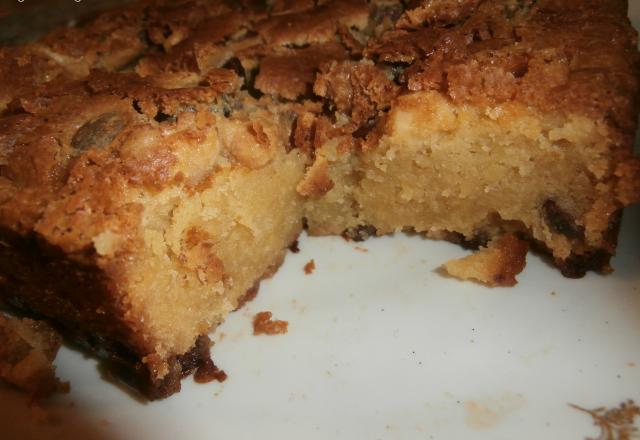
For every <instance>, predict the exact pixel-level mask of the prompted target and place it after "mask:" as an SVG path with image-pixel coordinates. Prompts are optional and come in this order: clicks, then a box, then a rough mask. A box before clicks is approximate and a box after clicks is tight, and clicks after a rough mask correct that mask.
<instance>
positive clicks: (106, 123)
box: [71, 112, 124, 151]
mask: <svg viewBox="0 0 640 440" xmlns="http://www.w3.org/2000/svg"><path fill="white" fill-rule="evenodd" d="M123 128H124V121H123V119H122V117H121V116H120V115H119V114H118V113H113V112H110V113H105V114H103V115H101V116H99V117H98V118H96V119H94V120H92V121H89V122H87V123H85V124H84V125H83V126H82V127H80V128H79V129H78V131H76V134H74V135H73V139H71V146H72V147H73V148H75V149H76V150H80V151H85V150H88V149H89V148H105V147H106V146H108V145H109V144H110V143H111V142H113V140H114V139H115V138H116V136H118V134H120V132H121V131H122V129H123Z"/></svg>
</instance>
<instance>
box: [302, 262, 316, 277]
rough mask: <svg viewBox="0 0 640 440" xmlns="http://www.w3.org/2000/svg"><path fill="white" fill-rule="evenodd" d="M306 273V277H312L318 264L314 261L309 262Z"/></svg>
mask: <svg viewBox="0 0 640 440" xmlns="http://www.w3.org/2000/svg"><path fill="white" fill-rule="evenodd" d="M303 270H304V273H305V275H311V274H312V273H313V271H314V270H316V262H315V261H313V259H311V260H309V261H308V262H307V264H305V265H304V268H303Z"/></svg>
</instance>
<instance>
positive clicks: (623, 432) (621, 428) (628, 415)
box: [569, 400, 640, 440]
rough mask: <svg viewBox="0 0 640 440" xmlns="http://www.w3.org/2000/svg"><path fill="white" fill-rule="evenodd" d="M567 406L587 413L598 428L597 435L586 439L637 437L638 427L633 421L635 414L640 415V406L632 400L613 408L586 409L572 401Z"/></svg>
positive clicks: (628, 439)
mask: <svg viewBox="0 0 640 440" xmlns="http://www.w3.org/2000/svg"><path fill="white" fill-rule="evenodd" d="M569 406H570V407H572V408H574V409H577V410H578V411H582V412H585V413H587V414H589V415H590V416H591V418H592V419H593V424H594V425H595V426H597V427H598V428H600V433H599V435H598V436H597V437H587V438H586V440H631V439H634V438H637V437H638V434H639V432H638V428H637V427H636V426H634V423H633V422H634V420H635V418H636V416H640V407H639V406H638V405H636V404H635V403H634V401H633V400H627V401H626V402H622V403H621V404H620V405H618V406H617V407H614V408H606V407H604V406H602V407H599V408H596V409H586V408H582V407H581V406H578V405H574V404H572V403H570V404H569Z"/></svg>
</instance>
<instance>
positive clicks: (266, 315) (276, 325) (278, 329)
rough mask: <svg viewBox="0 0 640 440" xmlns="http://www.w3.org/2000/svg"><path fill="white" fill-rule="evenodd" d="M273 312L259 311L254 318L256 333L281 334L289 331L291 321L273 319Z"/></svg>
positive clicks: (254, 332) (254, 330)
mask: <svg viewBox="0 0 640 440" xmlns="http://www.w3.org/2000/svg"><path fill="white" fill-rule="evenodd" d="M271 316H272V314H271V312H259V313H256V316H255V317H254V318H253V334H254V335H280V334H284V333H287V330H288V328H289V323H288V322H287V321H280V320H272V319H271Z"/></svg>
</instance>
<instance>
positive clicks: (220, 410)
mask: <svg viewBox="0 0 640 440" xmlns="http://www.w3.org/2000/svg"><path fill="white" fill-rule="evenodd" d="M631 3H632V5H631V16H632V17H634V19H635V20H634V21H635V23H636V27H637V25H638V24H639V23H640V2H637V1H632V2H631ZM639 208H640V207H635V208H633V209H629V210H627V212H626V213H625V217H624V221H623V225H622V232H621V235H620V245H619V248H618V256H617V257H616V258H615V259H614V261H613V265H614V267H615V268H616V272H615V273H614V274H612V275H609V276H599V275H595V274H588V275H587V276H586V277H585V278H583V279H580V280H569V279H566V278H563V277H562V276H561V275H560V274H559V273H558V271H557V270H554V269H552V268H550V267H549V266H547V265H546V264H545V263H544V262H542V261H541V260H540V259H539V258H538V257H536V256H533V255H529V256H528V264H527V267H526V269H525V271H524V272H523V273H522V274H521V275H520V277H519V280H520V283H519V284H518V285H517V286H516V287H513V288H506V289H505V288H498V289H487V288H484V287H481V286H478V285H475V284H472V283H463V282H459V281H455V280H452V279H447V278H444V277H442V276H440V275H438V274H437V273H435V272H434V270H435V269H436V268H437V267H438V266H439V265H440V264H441V263H443V262H444V261H446V260H448V259H450V258H453V257H458V256H461V255H464V254H465V251H463V250H462V249H461V248H460V247H458V246H454V245H452V244H449V243H444V242H436V241H429V240H424V239H421V238H419V237H408V236H405V235H396V236H395V237H384V238H379V239H373V240H369V241H367V242H364V243H347V242H345V241H344V240H342V239H341V238H322V239H317V238H308V237H302V238H301V240H300V248H301V252H300V253H299V254H290V255H289V256H288V257H287V259H286V262H285V264H284V266H283V267H282V268H281V269H280V271H279V272H278V273H277V275H276V276H275V277H274V278H273V279H270V280H268V281H265V282H263V283H262V285H261V288H260V294H259V295H258V297H257V298H256V299H255V300H254V301H253V302H251V303H249V304H247V305H246V306H245V307H244V308H243V309H242V310H241V311H240V312H237V313H234V314H232V316H230V317H229V319H228V320H227V322H226V323H225V324H224V325H223V326H222V327H221V328H220V329H219V331H218V332H217V333H216V334H215V335H214V337H213V339H214V340H215V341H216V344H215V347H214V359H215V361H216V363H217V364H218V365H219V366H220V367H222V368H223V369H224V370H225V371H226V372H227V373H228V374H229V378H228V379H227V381H226V382H224V383H222V384H220V383H215V382H214V383H210V384H206V385H198V384H195V383H194V382H193V380H192V379H191V378H188V379H186V380H184V381H183V390H182V391H181V392H180V393H179V394H177V395H174V396H172V397H170V398H168V399H166V400H163V401H160V402H153V403H147V404H143V403H140V402H138V401H136V400H134V399H133V398H132V397H130V396H129V395H128V394H126V393H124V392H122V391H121V390H120V389H118V388H116V387H115V386H113V385H111V384H109V383H108V382H106V381H104V380H102V379H101V378H100V374H99V372H98V370H97V368H96V363H95V362H94V361H93V360H90V359H87V358H84V357H83V356H82V355H81V354H79V353H77V352H74V351H70V350H68V349H65V348H63V349H62V350H61V352H60V354H59V356H58V358H57V361H56V364H57V368H58V373H59V376H60V377H61V378H63V379H68V380H71V393H70V394H68V395H66V396H61V397H56V398H54V399H53V400H52V401H51V402H49V405H48V407H47V408H46V411H31V410H28V409H27V407H26V401H25V398H24V397H23V396H21V395H20V394H18V393H16V392H14V391H12V390H10V389H8V388H6V387H5V388H1V389H0V433H1V434H0V438H3V439H13V438H22V439H25V438H41V437H42V436H46V437H48V438H57V437H59V438H65V439H66V438H98V439H100V438H105V439H106V438H109V439H135V438H154V439H175V438H181V437H183V438H188V439H231V438H233V439H255V438H258V437H261V438H264V439H327V438H332V439H349V440H352V439H378V438H380V439H411V438H416V439H465V438H473V439H522V440H526V439H531V440H534V439H535V440H539V439H541V438H544V439H561V440H567V439H576V440H581V439H584V438H585V437H587V436H591V437H597V436H598V435H599V428H598V427H597V426H595V425H594V423H593V419H592V417H591V416H590V415H589V414H587V413H585V412H582V411H579V410H577V409H575V408H573V407H571V406H569V404H576V405H579V406H581V407H584V408H588V409H593V408H597V407H605V408H613V407H616V406H618V405H619V404H620V403H621V402H623V401H626V400H627V399H635V400H636V401H637V402H638V401H640V344H639V343H638V340H639V336H640V270H639V269H640V229H639V228H638V225H640V209H639ZM365 249H366V251H365ZM312 258H313V259H314V260H315V263H316V267H317V268H316V270H315V272H314V273H313V274H311V275H305V274H304V273H303V270H302V268H303V266H304V265H305V263H306V262H307V261H309V260H310V259H312ZM263 310H269V311H272V312H273V314H274V317H275V318H277V319H284V320H287V321H289V332H288V333H287V334H286V335H279V336H253V335H252V327H251V319H252V317H253V315H254V314H255V313H257V312H259V311H263ZM223 334H224V337H223V336H222V335H223ZM636 424H640V421H639V420H638V418H637V419H636ZM613 438H617V437H613Z"/></svg>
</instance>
